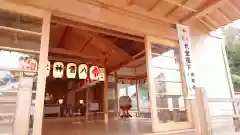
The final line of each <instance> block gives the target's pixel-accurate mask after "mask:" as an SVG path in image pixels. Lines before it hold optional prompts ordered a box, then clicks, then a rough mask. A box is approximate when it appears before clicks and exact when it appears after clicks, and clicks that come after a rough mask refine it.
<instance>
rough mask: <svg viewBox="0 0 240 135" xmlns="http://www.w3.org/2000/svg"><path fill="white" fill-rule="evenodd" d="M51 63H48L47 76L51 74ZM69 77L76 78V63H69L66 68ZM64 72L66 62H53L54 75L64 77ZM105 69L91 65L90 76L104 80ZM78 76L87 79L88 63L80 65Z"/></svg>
mask: <svg viewBox="0 0 240 135" xmlns="http://www.w3.org/2000/svg"><path fill="white" fill-rule="evenodd" d="M50 67H51V63H50V62H48V65H47V70H46V71H47V76H49V74H50V69H51V68H50ZM66 73H67V78H70V79H74V78H76V75H77V65H76V64H75V63H68V64H67V68H66ZM63 74H64V64H63V63H62V62H54V63H53V77H54V78H62V77H63ZM104 74H105V69H104V68H99V67H98V66H91V67H90V68H89V78H90V79H91V80H93V81H104V79H105V77H104ZM78 77H79V79H87V77H88V66H87V65H86V64H80V65H78Z"/></svg>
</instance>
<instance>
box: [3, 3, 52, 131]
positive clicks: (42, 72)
mask: <svg viewBox="0 0 240 135" xmlns="http://www.w3.org/2000/svg"><path fill="white" fill-rule="evenodd" d="M0 9H4V10H6V11H9V12H16V13H20V14H24V15H28V16H33V17H37V18H41V19H42V32H41V33H40V36H41V44H40V51H31V50H23V49H16V48H12V49H11V48H8V49H9V50H14V51H20V52H34V53H38V54H39V64H38V79H37V89H36V103H35V109H34V112H35V113H34V123H33V133H32V135H41V132H42V120H43V107H44V94H45V84H46V70H47V69H46V66H47V64H48V48H49V34H50V23H51V22H50V21H51V12H49V11H47V10H43V9H39V8H35V7H31V6H26V5H22V4H16V3H12V2H9V1H5V0H0ZM23 31H24V30H23ZM29 115H30V114H29ZM19 127H21V126H19Z"/></svg>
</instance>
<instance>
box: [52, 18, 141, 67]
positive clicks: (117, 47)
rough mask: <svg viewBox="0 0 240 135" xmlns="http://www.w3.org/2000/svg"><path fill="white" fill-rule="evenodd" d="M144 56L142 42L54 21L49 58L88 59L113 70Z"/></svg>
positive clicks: (77, 61) (62, 59)
mask: <svg viewBox="0 0 240 135" xmlns="http://www.w3.org/2000/svg"><path fill="white" fill-rule="evenodd" d="M78 26H79V25H78ZM144 55H145V52H144V43H143V42H139V41H134V40H129V39H126V38H119V37H116V36H111V35H106V34H102V33H99V32H94V31H89V30H83V29H81V28H77V27H71V26H69V25H64V24H59V23H55V22H54V21H53V22H52V23H51V30H50V47H49V59H50V60H58V61H64V60H65V61H68V62H75V63H83V62H85V63H90V64H96V65H100V66H104V67H106V69H108V70H110V71H113V70H116V69H118V68H119V67H122V66H124V65H126V64H128V63H129V62H131V61H132V60H135V59H139V58H142V57H143V56H144Z"/></svg>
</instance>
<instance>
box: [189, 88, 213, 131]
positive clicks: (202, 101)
mask: <svg viewBox="0 0 240 135" xmlns="http://www.w3.org/2000/svg"><path fill="white" fill-rule="evenodd" d="M194 109H195V110H194V111H195V113H194V114H195V119H194V120H195V126H196V129H197V132H198V134H199V135H212V134H213V132H212V126H211V118H210V114H209V108H208V99H207V95H206V92H205V90H204V89H203V88H197V89H196V106H195V108H194Z"/></svg>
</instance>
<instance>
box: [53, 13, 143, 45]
mask: <svg viewBox="0 0 240 135" xmlns="http://www.w3.org/2000/svg"><path fill="white" fill-rule="evenodd" d="M52 22H54V23H58V24H62V25H66V26H70V27H73V28H79V29H82V30H86V31H90V32H93V33H101V34H105V35H108V36H115V37H119V38H123V39H128V40H134V41H138V42H144V38H143V37H139V36H135V35H130V34H126V33H121V32H117V31H112V30H108V29H103V28H100V27H95V26H90V25H89V26H87V25H85V24H82V23H79V22H74V21H71V20H63V19H61V18H57V17H53V19H52Z"/></svg>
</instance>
